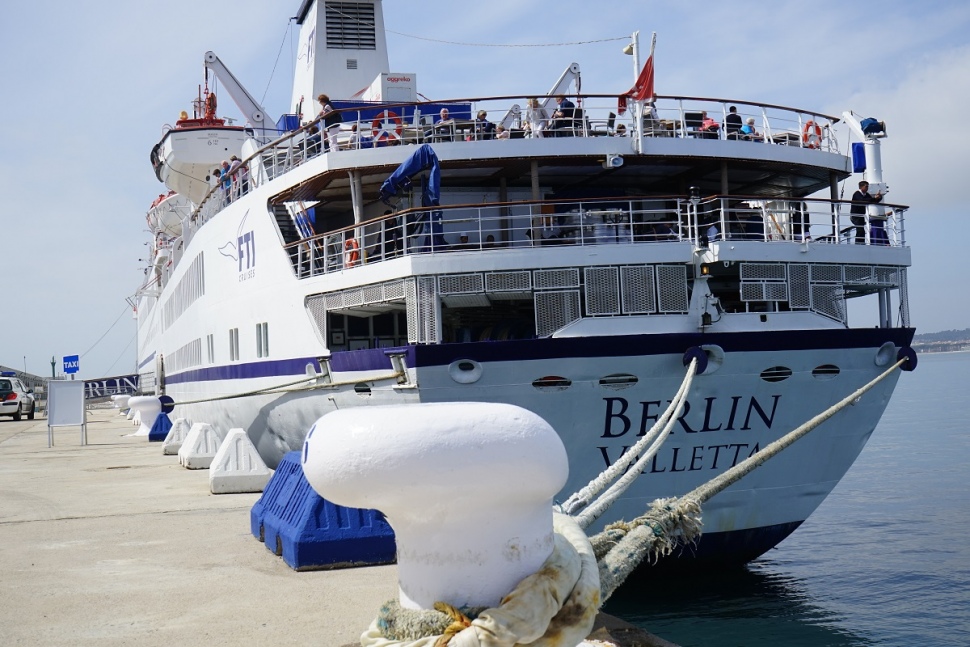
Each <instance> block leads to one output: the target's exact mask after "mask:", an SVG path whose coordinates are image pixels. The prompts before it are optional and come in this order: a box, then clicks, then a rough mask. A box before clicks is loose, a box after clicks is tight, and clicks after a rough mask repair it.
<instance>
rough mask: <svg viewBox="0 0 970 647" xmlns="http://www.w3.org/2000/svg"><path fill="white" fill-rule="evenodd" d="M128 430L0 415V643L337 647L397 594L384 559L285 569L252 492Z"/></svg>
mask: <svg viewBox="0 0 970 647" xmlns="http://www.w3.org/2000/svg"><path fill="white" fill-rule="evenodd" d="M135 430H136V427H134V426H133V425H132V423H131V422H130V421H128V420H127V419H126V418H125V417H124V416H122V415H120V414H119V413H118V411H117V410H116V409H95V410H89V411H88V431H87V440H88V444H87V445H85V446H81V430H80V427H59V428H56V429H55V433H54V446H53V447H50V448H48V446H47V421H46V420H45V419H44V418H42V417H41V416H38V417H37V419H35V420H32V421H30V420H23V421H20V422H14V421H12V420H10V419H9V418H0V600H2V603H0V643H2V644H3V645H29V646H31V647H36V646H45V647H47V646H50V647H56V646H60V645H71V646H72V647H84V646H87V645H90V646H92V647H95V646H96V647H111V646H113V645H138V646H139V647H153V646H156V645H157V646H159V647H171V646H172V645H180V646H182V647H187V646H192V645H205V646H206V647H216V646H219V645H233V646H239V645H253V644H285V645H293V646H296V645H313V646H314V647H335V646H338V645H351V644H359V642H358V639H359V636H360V634H361V633H362V632H363V630H364V629H366V628H367V626H368V625H369V624H370V622H371V621H372V620H373V619H374V617H375V616H376V615H377V612H378V610H379V608H380V606H381V604H382V603H384V602H385V601H387V600H389V599H392V598H396V597H397V570H396V567H395V566H378V567H371V568H356V569H348V570H334V571H313V572H296V571H294V570H292V569H290V567H289V566H287V565H286V564H285V563H284V562H283V560H282V559H280V558H279V557H276V556H275V555H273V554H272V553H271V552H270V551H268V550H267V549H266V547H265V546H264V545H263V544H262V543H260V542H259V541H258V540H257V539H256V538H254V537H253V536H252V534H250V531H249V511H250V508H251V507H252V505H253V504H254V503H255V502H256V500H257V499H258V498H259V495H258V494H220V495H213V494H210V492H209V472H208V470H194V471H192V470H186V469H185V468H183V467H180V466H179V464H178V457H176V456H164V455H163V454H162V448H161V443H149V442H148V440H147V438H146V437H144V436H140V437H134V436H131V435H130V434H132V433H134V432H135ZM607 621H611V622H614V624H613V627H614V628H613V629H612V630H611V631H610V633H611V634H612V635H613V637H618V634H623V633H624V632H628V633H629V641H627V640H621V641H619V642H620V644H624V645H669V643H665V642H664V641H660V640H656V641H655V642H654V641H650V642H641V641H646V640H649V639H648V638H647V637H646V635H645V634H643V633H642V632H640V631H636V630H633V629H632V628H630V627H628V626H626V627H624V626H623V623H619V624H617V623H615V621H612V619H609V618H607ZM594 635H596V634H594ZM596 637H603V638H605V637H606V633H604V632H602V631H601V632H600V635H598V636H596ZM651 638H652V637H651Z"/></svg>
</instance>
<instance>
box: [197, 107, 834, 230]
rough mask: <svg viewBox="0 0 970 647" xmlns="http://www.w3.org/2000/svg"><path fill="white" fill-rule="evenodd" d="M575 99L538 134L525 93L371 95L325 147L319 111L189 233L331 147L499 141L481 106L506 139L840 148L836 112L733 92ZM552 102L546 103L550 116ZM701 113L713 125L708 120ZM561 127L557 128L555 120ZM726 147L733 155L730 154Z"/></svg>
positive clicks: (263, 154) (221, 194)
mask: <svg viewBox="0 0 970 647" xmlns="http://www.w3.org/2000/svg"><path fill="white" fill-rule="evenodd" d="M570 96H571V98H574V100H575V103H576V113H575V114H574V116H573V119H569V120H565V121H561V122H556V123H551V122H550V123H546V124H544V127H543V128H542V129H541V132H540V133H537V132H535V130H534V129H533V124H530V123H528V119H529V112H528V110H526V109H525V108H524V107H523V106H526V105H528V99H529V98H530V97H539V98H540V99H545V97H543V95H542V94H541V93H540V94H536V95H528V96H526V95H522V96H518V95H512V96H499V97H470V98H460V99H447V100H442V101H434V102H428V101H425V102H408V103H370V104H367V105H366V106H359V107H354V108H342V109H340V110H338V112H339V113H340V114H341V117H342V119H343V121H342V123H341V124H340V126H339V128H335V129H333V130H334V134H333V145H332V146H331V142H330V137H329V135H328V134H327V133H326V132H325V129H324V128H323V124H322V123H321V122H320V117H317V118H315V119H314V120H311V121H310V122H309V123H307V124H304V125H302V126H300V127H299V128H297V129H296V130H293V131H290V132H286V133H283V134H281V135H280V137H278V138H276V139H274V140H272V141H269V142H267V143H263V142H264V140H262V139H261V140H259V143H261V144H262V145H261V146H260V148H259V149H258V150H257V151H256V152H255V153H253V155H251V156H249V157H248V158H247V159H245V160H243V163H242V165H241V166H240V168H239V169H237V170H235V171H233V172H232V173H231V174H230V181H229V182H228V184H227V185H223V184H214V185H213V186H212V188H211V189H210V190H209V192H208V194H207V195H206V197H205V198H204V199H203V200H202V202H201V203H200V204H199V206H198V207H197V209H196V211H195V212H194V213H193V214H192V215H191V217H190V219H189V223H188V224H189V227H188V231H187V240H186V242H188V238H191V235H192V233H193V231H194V230H195V229H197V228H198V227H199V226H201V225H202V224H204V223H205V222H206V221H207V220H208V219H209V218H211V217H212V216H213V215H215V214H216V213H218V212H219V211H221V210H222V209H224V208H225V207H226V206H227V205H228V204H230V203H231V202H233V201H234V200H236V199H238V198H239V197H240V196H241V195H243V194H244V193H246V192H247V191H248V190H250V189H251V188H252V187H256V186H260V185H262V184H265V183H267V182H269V181H272V180H273V179H275V178H277V177H280V176H282V175H283V174H285V173H287V172H289V171H291V170H293V169H294V168H296V167H299V166H301V165H303V164H305V163H306V162H308V161H309V160H311V159H313V158H315V157H317V156H319V155H322V154H334V155H339V154H340V153H341V152H342V151H345V150H360V149H369V148H381V147H385V146H395V145H407V144H421V143H432V144H439V143H453V142H462V143H466V142H467V143H471V144H472V145H474V144H475V143H484V141H485V140H490V141H497V140H496V138H495V134H496V130H495V129H493V128H492V126H497V123H496V122H490V123H491V126H488V127H486V126H485V125H484V124H483V123H482V122H476V121H475V119H474V117H475V115H477V114H478V112H479V111H480V110H485V111H486V112H487V113H488V114H489V115H493V116H499V115H500V116H501V118H500V119H497V120H496V121H501V122H502V123H503V125H505V127H506V130H507V132H508V133H509V138H510V139H538V138H540V137H539V136H538V135H541V138H549V137H604V136H610V137H625V138H628V139H630V141H631V145H632V147H633V148H634V149H635V150H643V142H644V140H645V139H647V138H655V137H664V138H681V139H712V140H721V141H725V142H727V141H739V142H747V143H749V144H751V145H754V144H758V143H760V144H767V145H778V146H796V147H801V148H806V149H817V150H820V151H830V152H838V142H837V139H836V137H835V136H834V133H833V131H832V126H833V125H834V124H835V123H837V122H838V121H839V117H837V116H832V115H825V114H822V113H819V112H814V111H809V110H803V109H799V108H790V107H785V106H779V105H774V104H766V103H753V102H748V101H740V100H734V99H718V98H705V97H688V96H674V95H660V96H658V97H657V98H656V100H655V101H654V102H652V103H650V104H645V105H640V104H636V103H632V102H631V104H630V105H629V108H628V109H627V110H625V111H623V112H622V113H621V111H620V110H619V98H618V96H617V95H607V94H584V95H570ZM732 106H733V107H735V108H736V109H737V114H738V115H739V116H740V117H741V119H742V121H747V120H748V119H754V120H755V128H756V131H757V135H755V136H751V137H749V136H746V135H743V134H738V133H735V132H728V128H727V116H728V114H729V113H730V109H731V107H732ZM441 107H448V108H449V110H451V115H450V116H451V117H452V119H451V120H450V122H449V123H446V124H444V125H438V124H436V122H437V121H438V116H439V111H440V109H441ZM554 110H555V106H554V105H553V102H550V105H549V106H548V107H547V108H546V112H547V113H548V114H549V115H550V116H551V115H552V113H553V111H554ZM705 117H709V118H710V119H711V121H712V122H713V123H715V124H716V125H717V128H716V129H711V128H706V127H705V122H704V118H705ZM555 126H561V127H555ZM732 154H736V151H735V153H732Z"/></svg>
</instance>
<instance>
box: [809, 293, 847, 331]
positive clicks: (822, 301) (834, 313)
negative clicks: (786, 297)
mask: <svg viewBox="0 0 970 647" xmlns="http://www.w3.org/2000/svg"><path fill="white" fill-rule="evenodd" d="M812 309H813V310H814V311H815V312H817V313H819V314H820V315H825V316H826V317H830V318H832V319H835V320H836V321H841V322H842V323H845V303H844V301H843V299H842V286H840V285H822V284H817V283H816V284H813V285H812Z"/></svg>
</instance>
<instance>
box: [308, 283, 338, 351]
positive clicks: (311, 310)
mask: <svg viewBox="0 0 970 647" xmlns="http://www.w3.org/2000/svg"><path fill="white" fill-rule="evenodd" d="M331 296H333V295H331V294H315V295H313V296H310V297H307V298H306V301H305V302H304V306H305V307H306V311H307V314H309V315H310V320H311V321H312V322H313V327H314V328H315V329H316V331H317V336H319V338H320V339H322V340H325V339H326V338H327V302H328V299H329V297H331Z"/></svg>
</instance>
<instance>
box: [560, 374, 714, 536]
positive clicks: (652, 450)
mask: <svg viewBox="0 0 970 647" xmlns="http://www.w3.org/2000/svg"><path fill="white" fill-rule="evenodd" d="M696 369H697V358H696V357H695V358H693V359H692V360H691V362H690V366H688V367H687V374H686V375H685V376H684V381H683V382H682V383H681V385H680V389H678V391H677V394H676V395H674V398H673V400H671V402H670V405H669V406H668V407H667V410H666V411H664V413H663V415H662V416H660V418H658V419H657V422H656V423H654V425H653V427H652V428H651V429H650V431H649V432H648V433H647V434H645V435H644V437H643V438H641V439H640V440H639V441H637V443H636V444H635V445H634V446H633V447H631V448H630V449H629V450H627V453H626V454H625V456H624V460H622V461H617V462H616V463H614V464H613V465H611V466H610V467H608V468H607V469H605V470H604V471H603V472H602V473H601V474H600V475H599V476H598V477H596V478H595V479H593V480H592V481H590V483H589V485H587V486H586V487H584V488H583V489H582V490H580V491H579V492H577V493H576V494H574V495H573V496H572V497H570V498H569V499H568V500H567V501H566V503H565V504H563V508H564V512H566V514H570V515H572V516H574V517H576V521H577V522H578V523H579V526H580V527H581V528H583V529H586V528H588V527H589V526H590V524H592V523H593V522H594V521H596V520H597V519H599V518H600V516H602V515H603V513H604V512H606V511H607V510H609V508H610V506H612V505H613V502H614V501H616V500H617V499H618V498H620V496H621V495H622V494H623V493H624V492H626V490H627V488H629V487H630V486H631V485H632V484H633V482H634V481H636V480H637V478H638V477H639V476H640V472H641V471H642V470H643V468H644V467H645V466H646V465H647V463H649V462H650V460H651V459H652V458H653V457H654V455H655V454H656V453H657V451H658V450H659V449H660V446H661V445H663V444H664V441H666V440H667V438H669V437H670V430H671V428H672V427H673V426H674V423H675V422H677V419H678V418H680V415H681V413H682V412H683V410H684V404H685V403H686V402H687V394H688V393H689V392H690V386H691V383H692V382H693V380H694V374H695V371H696ZM648 444H649V445H650V447H649V449H647V451H646V452H644V453H643V454H642V455H639V454H640V452H641V451H642V450H643V448H644V447H646V446H647V445H648ZM638 456H639V458H638ZM631 463H632V464H633V465H632V467H630V464H631ZM628 467H630V469H627V468H628ZM624 471H625V473H624ZM621 474H622V478H620V479H619V480H618V481H617V482H616V483H614V484H613V485H611V486H610V488H609V489H608V490H607V491H606V492H605V493H603V494H602V495H601V496H600V497H599V498H597V499H595V500H593V501H592V502H590V501H589V498H590V497H592V496H595V495H597V494H599V492H600V491H601V490H602V489H603V488H604V487H606V485H607V484H609V483H610V482H611V481H613V480H614V479H616V478H617V476H619V475H621ZM584 507H586V510H585V511H584V512H582V514H579V515H577V514H576V513H577V512H578V511H579V510H582V509H583V508H584Z"/></svg>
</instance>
